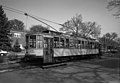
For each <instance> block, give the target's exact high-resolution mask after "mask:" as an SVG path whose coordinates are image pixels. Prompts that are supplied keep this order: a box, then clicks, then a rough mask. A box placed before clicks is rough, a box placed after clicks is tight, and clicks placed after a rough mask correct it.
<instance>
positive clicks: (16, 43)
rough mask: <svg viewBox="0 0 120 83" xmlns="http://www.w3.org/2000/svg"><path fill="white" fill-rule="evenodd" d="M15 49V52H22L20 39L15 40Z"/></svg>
mask: <svg viewBox="0 0 120 83" xmlns="http://www.w3.org/2000/svg"><path fill="white" fill-rule="evenodd" d="M13 51H14V52H21V48H20V44H19V42H18V39H17V40H16V42H15V45H14V46H13Z"/></svg>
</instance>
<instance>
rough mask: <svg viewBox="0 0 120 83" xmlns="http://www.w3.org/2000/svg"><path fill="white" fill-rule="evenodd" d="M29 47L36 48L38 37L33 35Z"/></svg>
mask: <svg viewBox="0 0 120 83" xmlns="http://www.w3.org/2000/svg"><path fill="white" fill-rule="evenodd" d="M29 47H30V48H36V35H31V36H30V39H29Z"/></svg>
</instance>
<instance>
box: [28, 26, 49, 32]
mask: <svg viewBox="0 0 120 83" xmlns="http://www.w3.org/2000/svg"><path fill="white" fill-rule="evenodd" d="M48 29H49V28H47V27H44V26H42V25H34V26H32V27H31V28H30V32H43V31H44V30H48Z"/></svg>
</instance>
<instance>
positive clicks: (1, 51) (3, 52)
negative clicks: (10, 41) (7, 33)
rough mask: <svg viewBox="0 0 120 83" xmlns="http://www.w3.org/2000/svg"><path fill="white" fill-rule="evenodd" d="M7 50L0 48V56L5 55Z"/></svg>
mask: <svg viewBox="0 0 120 83" xmlns="http://www.w3.org/2000/svg"><path fill="white" fill-rule="evenodd" d="M7 53H8V52H7V51H3V50H0V56H5V55H7Z"/></svg>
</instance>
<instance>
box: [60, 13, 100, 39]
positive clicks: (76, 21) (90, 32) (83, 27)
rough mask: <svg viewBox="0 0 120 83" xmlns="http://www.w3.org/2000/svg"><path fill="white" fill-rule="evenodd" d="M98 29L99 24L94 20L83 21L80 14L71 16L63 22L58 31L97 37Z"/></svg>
mask: <svg viewBox="0 0 120 83" xmlns="http://www.w3.org/2000/svg"><path fill="white" fill-rule="evenodd" d="M100 30H101V28H100V25H97V23H96V22H86V23H84V22H83V21H82V15H81V14H80V15H76V16H75V17H73V18H71V19H70V20H68V21H67V22H65V23H64V24H63V27H62V28H60V31H65V32H66V33H68V34H72V35H74V36H83V37H90V36H92V37H98V36H99V35H100Z"/></svg>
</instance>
